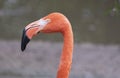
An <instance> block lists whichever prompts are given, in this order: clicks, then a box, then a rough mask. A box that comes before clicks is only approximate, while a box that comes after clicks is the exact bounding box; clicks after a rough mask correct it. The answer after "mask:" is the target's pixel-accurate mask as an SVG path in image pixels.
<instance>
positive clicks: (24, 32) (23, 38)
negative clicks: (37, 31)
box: [21, 29, 30, 51]
mask: <svg viewBox="0 0 120 78" xmlns="http://www.w3.org/2000/svg"><path fill="white" fill-rule="evenodd" d="M29 41H30V39H29V38H28V37H27V35H26V30H25V29H24V30H23V34H22V41H21V50H22V51H24V50H25V48H26V45H27V44H28V42H29Z"/></svg>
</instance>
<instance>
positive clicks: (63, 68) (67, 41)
mask: <svg viewBox="0 0 120 78" xmlns="http://www.w3.org/2000/svg"><path fill="white" fill-rule="evenodd" d="M62 34H63V37H64V45H63V50H62V55H61V60H60V65H59V68H58V72H57V78H68V77H69V72H70V69H71V64H72V53H73V32H72V28H71V25H70V26H67V28H65V30H64V32H62Z"/></svg>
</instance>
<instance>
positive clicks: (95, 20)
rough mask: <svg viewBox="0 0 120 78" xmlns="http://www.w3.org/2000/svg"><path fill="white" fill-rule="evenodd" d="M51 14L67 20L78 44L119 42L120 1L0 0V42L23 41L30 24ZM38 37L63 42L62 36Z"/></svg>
mask: <svg viewBox="0 0 120 78" xmlns="http://www.w3.org/2000/svg"><path fill="white" fill-rule="evenodd" d="M51 12H61V13H63V14H64V15H66V16H67V17H68V19H69V20H70V22H71V24H72V27H73V32H74V38H75V42H93V43H104V44H106V43H107V44H108V43H110V44H111V43H112V44H113V43H114V44H119V43H120V36H119V33H120V31H119V30H120V1H119V0H65V1H61V0H52V1H49V0H29V1H27V0H0V24H1V25H0V39H5V40H9V39H10V40H11V39H19V40H20V39H21V33H22V29H23V28H24V27H25V26H26V25H27V24H29V23H30V22H33V21H35V20H38V19H40V18H41V17H43V16H45V15H47V14H49V13H51ZM38 37H39V38H38ZM38 37H36V38H35V39H40V40H45V41H61V40H62V39H61V35H60V34H52V35H51V34H50V35H49V34H48V35H43V34H42V35H39V36H38Z"/></svg>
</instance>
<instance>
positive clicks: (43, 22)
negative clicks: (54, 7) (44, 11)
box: [21, 19, 51, 51]
mask: <svg viewBox="0 0 120 78" xmlns="http://www.w3.org/2000/svg"><path fill="white" fill-rule="evenodd" d="M50 22H51V20H50V19H40V20H37V21H35V22H32V23H30V24H28V25H27V26H26V27H25V28H24V30H23V34H22V41H21V50H22V51H24V50H25V48H26V45H27V44H28V42H29V41H30V40H31V39H32V37H33V36H35V35H37V34H38V33H39V32H41V31H43V32H44V28H46V26H47V24H48V23H50ZM47 28H48V27H47Z"/></svg>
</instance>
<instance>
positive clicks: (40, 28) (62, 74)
mask: <svg viewBox="0 0 120 78" xmlns="http://www.w3.org/2000/svg"><path fill="white" fill-rule="evenodd" d="M39 32H43V33H54V32H60V33H61V34H62V35H63V37H64V44H63V49H62V54H61V58H60V64H59V67H58V71H57V77H56V78H68V77H69V73H70V69H71V64H72V53H73V43H74V42H73V32H72V27H71V24H70V22H69V20H68V19H67V17H66V16H64V15H63V14H62V13H59V12H53V13H50V14H48V15H47V16H45V17H43V18H41V19H39V20H37V21H34V22H32V23H30V24H28V25H27V26H26V27H25V28H24V30H23V35H22V41H21V50H22V51H24V50H25V48H26V45H27V44H28V42H29V41H30V40H31V39H32V37H33V36H35V35H37V34H38V33H39Z"/></svg>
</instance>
